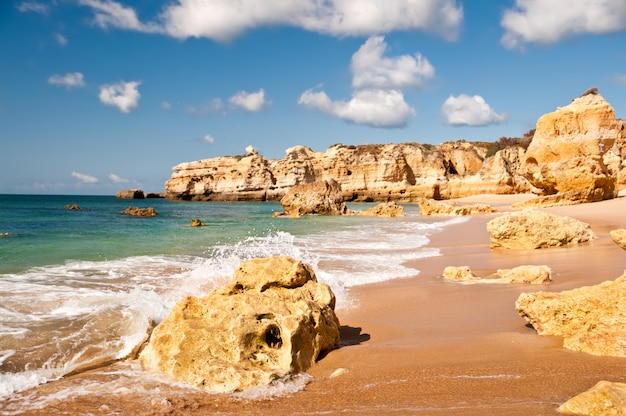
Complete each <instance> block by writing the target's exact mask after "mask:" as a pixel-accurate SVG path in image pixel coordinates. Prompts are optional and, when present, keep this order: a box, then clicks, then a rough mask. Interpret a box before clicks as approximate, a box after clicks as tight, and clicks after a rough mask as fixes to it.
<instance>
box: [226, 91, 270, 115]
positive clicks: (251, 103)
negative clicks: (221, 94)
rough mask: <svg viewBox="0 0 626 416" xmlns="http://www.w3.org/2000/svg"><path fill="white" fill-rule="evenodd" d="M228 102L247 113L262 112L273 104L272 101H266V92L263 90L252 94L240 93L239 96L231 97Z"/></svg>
mask: <svg viewBox="0 0 626 416" xmlns="http://www.w3.org/2000/svg"><path fill="white" fill-rule="evenodd" d="M228 102H229V103H231V104H232V105H234V106H237V107H240V108H242V109H244V110H246V111H261V110H263V108H265V107H267V106H268V105H270V104H271V102H270V101H265V90H263V88H261V89H260V90H258V91H257V92H250V93H249V92H245V91H239V92H238V93H237V94H235V95H233V96H232V97H230V98H229V99H228Z"/></svg>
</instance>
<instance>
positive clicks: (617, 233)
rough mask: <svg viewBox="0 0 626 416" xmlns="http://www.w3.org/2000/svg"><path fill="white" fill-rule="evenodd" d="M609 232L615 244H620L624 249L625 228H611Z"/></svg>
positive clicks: (625, 244) (625, 242)
mask: <svg viewBox="0 0 626 416" xmlns="http://www.w3.org/2000/svg"><path fill="white" fill-rule="evenodd" d="M610 234H611V238H612V239H613V241H614V242H615V244H617V245H618V246H620V248H621V249H622V250H626V230H624V229H622V228H620V229H617V230H611V232H610Z"/></svg>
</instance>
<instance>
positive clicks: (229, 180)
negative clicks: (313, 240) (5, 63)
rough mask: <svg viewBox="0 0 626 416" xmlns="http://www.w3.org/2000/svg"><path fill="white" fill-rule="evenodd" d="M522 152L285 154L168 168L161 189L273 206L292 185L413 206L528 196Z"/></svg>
mask: <svg viewBox="0 0 626 416" xmlns="http://www.w3.org/2000/svg"><path fill="white" fill-rule="evenodd" d="M520 152H523V150H522V149H519V150H518V149H513V148H511V149H506V151H501V152H498V154H496V156H494V157H491V158H488V159H487V160H486V161H485V153H486V148H485V147H480V146H477V145H475V144H472V143H467V142H463V141H460V142H454V143H444V144H441V145H437V146H430V145H421V144H419V143H402V144H385V145H382V144H373V145H360V146H344V145H341V144H337V145H334V146H331V147H329V148H328V149H327V150H326V151H325V152H314V151H313V150H311V149H310V148H308V147H304V146H295V147H292V148H290V149H287V151H286V155H285V158H284V159H281V160H268V159H265V158H264V157H263V156H261V155H259V154H256V153H249V154H247V155H244V156H225V157H218V158H213V159H205V160H199V161H195V162H188V163H181V164H179V165H177V166H174V168H173V170H174V172H173V174H172V176H171V178H170V179H169V180H168V181H167V182H166V184H165V192H166V196H167V197H168V198H170V199H176V200H199V201H252V200H255V201H263V200H279V199H280V198H282V197H283V196H284V195H285V193H286V192H287V190H288V189H289V188H291V187H292V186H295V185H300V184H305V183H313V182H323V181H331V180H336V181H337V182H338V183H339V184H340V185H341V189H342V192H343V195H344V198H345V200H347V201H379V202H380V201H391V200H394V201H404V202H410V201H416V200H418V199H419V198H423V197H428V198H436V199H447V198H456V197H461V196H466V195H475V194H481V193H498V194H503V193H504V194H508V193H518V192H528V191H529V189H530V188H529V186H528V184H527V182H526V180H525V179H524V177H523V175H522V173H521V172H520V171H519V170H518V169H517V166H519V163H517V160H518V159H519V157H520Z"/></svg>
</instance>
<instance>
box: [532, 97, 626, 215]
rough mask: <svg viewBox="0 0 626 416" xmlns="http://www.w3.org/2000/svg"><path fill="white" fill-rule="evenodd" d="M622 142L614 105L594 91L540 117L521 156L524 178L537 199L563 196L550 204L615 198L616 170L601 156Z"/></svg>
mask: <svg viewBox="0 0 626 416" xmlns="http://www.w3.org/2000/svg"><path fill="white" fill-rule="evenodd" d="M621 138H622V132H621V130H620V126H619V125H618V122H617V119H616V118H615V112H614V110H613V107H611V105H610V104H609V103H607V102H606V101H605V100H604V98H602V96H601V95H599V94H597V93H593V94H583V95H582V96H580V97H578V98H576V99H574V100H573V101H572V102H571V104H569V105H567V106H565V107H559V108H557V110H556V111H555V112H552V113H548V114H545V115H543V116H542V117H540V118H539V120H538V121H537V127H536V130H535V135H534V137H533V140H532V142H531V143H530V146H529V147H528V149H527V151H526V155H525V157H524V169H523V170H524V172H525V175H526V178H527V179H528V180H529V182H530V183H531V184H532V186H533V187H534V191H536V192H538V193H539V194H540V195H554V194H562V195H565V196H567V198H566V199H563V198H561V199H560V200H554V199H552V200H550V199H549V200H548V201H547V202H548V203H549V204H550V205H556V204H558V203H561V204H563V203H565V204H567V203H571V202H594V201H601V200H603V199H611V198H614V197H615V196H617V171H616V170H615V169H614V168H609V166H607V164H606V163H605V161H604V155H605V152H606V151H607V150H609V149H612V148H613V147H614V146H615V144H616V143H617V142H619V141H620V139H621Z"/></svg>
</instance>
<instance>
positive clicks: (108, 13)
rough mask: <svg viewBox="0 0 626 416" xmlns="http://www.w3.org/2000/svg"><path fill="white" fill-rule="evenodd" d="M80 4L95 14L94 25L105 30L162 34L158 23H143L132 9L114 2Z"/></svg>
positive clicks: (85, 0) (90, 0)
mask: <svg viewBox="0 0 626 416" xmlns="http://www.w3.org/2000/svg"><path fill="white" fill-rule="evenodd" d="M78 3H79V4H81V5H83V6H87V7H90V8H91V9H92V10H93V13H94V23H95V24H96V25H98V26H100V27H101V28H103V29H106V28H108V27H117V28H120V29H127V30H136V31H139V32H146V33H159V32H162V29H161V27H160V26H159V25H158V24H157V23H153V22H152V23H142V22H141V21H140V20H139V18H138V17H137V13H136V12H135V10H134V9H133V8H131V7H126V6H124V5H122V4H120V3H118V2H116V1H113V0H79V1H78Z"/></svg>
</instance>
